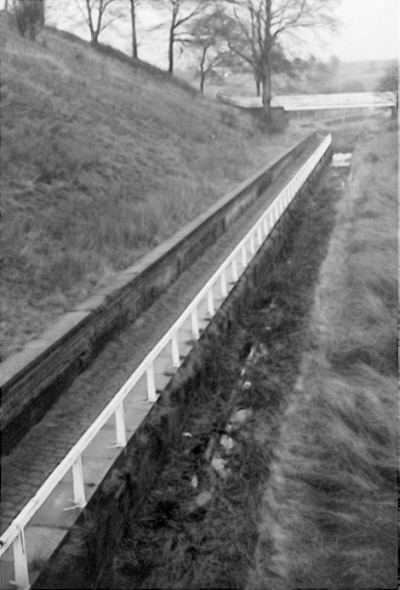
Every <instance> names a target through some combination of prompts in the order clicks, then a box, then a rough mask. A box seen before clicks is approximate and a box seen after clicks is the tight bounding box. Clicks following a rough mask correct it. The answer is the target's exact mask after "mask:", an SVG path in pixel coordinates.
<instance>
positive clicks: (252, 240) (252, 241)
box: [250, 232, 256, 256]
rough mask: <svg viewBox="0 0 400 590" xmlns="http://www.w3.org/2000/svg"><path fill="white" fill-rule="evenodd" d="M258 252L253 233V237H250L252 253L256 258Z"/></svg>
mask: <svg viewBox="0 0 400 590" xmlns="http://www.w3.org/2000/svg"><path fill="white" fill-rule="evenodd" d="M255 251H256V245H255V243H254V233H253V232H252V234H251V236H250V252H251V255H252V256H254V254H255Z"/></svg>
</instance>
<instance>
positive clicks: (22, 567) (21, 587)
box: [13, 528, 30, 590]
mask: <svg viewBox="0 0 400 590" xmlns="http://www.w3.org/2000/svg"><path fill="white" fill-rule="evenodd" d="M13 554H14V575H15V580H13V582H14V583H15V584H16V586H17V588H18V590H27V589H28V588H29V586H30V584H29V571H28V556H27V553H26V545H25V533H24V529H23V528H20V529H19V533H18V535H17V537H16V538H15V540H14V542H13Z"/></svg>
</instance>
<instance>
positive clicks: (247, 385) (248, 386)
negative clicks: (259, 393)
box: [242, 381, 251, 389]
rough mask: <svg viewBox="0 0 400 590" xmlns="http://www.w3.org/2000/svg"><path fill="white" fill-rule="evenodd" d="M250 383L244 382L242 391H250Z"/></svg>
mask: <svg viewBox="0 0 400 590" xmlns="http://www.w3.org/2000/svg"><path fill="white" fill-rule="evenodd" d="M250 387H251V381H245V382H244V383H243V385H242V389H250Z"/></svg>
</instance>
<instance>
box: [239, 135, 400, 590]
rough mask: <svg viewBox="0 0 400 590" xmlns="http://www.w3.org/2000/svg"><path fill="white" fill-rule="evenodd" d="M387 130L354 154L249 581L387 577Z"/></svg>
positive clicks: (392, 365) (261, 584)
mask: <svg viewBox="0 0 400 590" xmlns="http://www.w3.org/2000/svg"><path fill="white" fill-rule="evenodd" d="M396 142H397V133H396V132H395V131H391V132H386V133H384V132H382V130H381V134H380V135H379V136H378V137H377V138H375V139H373V140H371V139H370V141H369V142H367V143H366V144H365V145H363V147H362V148H361V149H359V150H358V151H357V152H356V156H355V168H354V171H353V178H352V180H351V183H350V185H349V190H348V192H347V195H346V198H345V199H344V200H342V201H341V204H340V207H339V210H338V223H337V227H336V229H335V232H334V235H333V238H332V240H331V244H330V249H329V252H328V256H327V258H326V261H325V263H324V265H323V267H322V271H321V274H320V279H319V285H318V288H317V290H316V294H315V304H314V312H313V316H312V322H311V329H310V342H309V346H308V350H307V353H306V354H305V356H304V358H303V368H302V372H301V375H300V378H299V380H298V383H297V387H296V388H295V390H294V391H293V395H292V399H291V401H290V403H289V406H288V409H287V411H286V413H285V415H284V417H283V423H282V427H281V435H280V439H279V442H278V445H277V448H276V451H275V459H274V463H273V465H272V469H271V477H270V480H269V482H268V485H267V486H266V488H265V494H264V505H263V510H262V514H263V518H262V524H261V527H260V538H259V542H258V549H257V565H256V567H255V569H254V572H253V575H252V578H251V582H250V585H249V587H250V588H260V589H261V588H262V589H263V590H264V589H273V590H281V589H293V588H307V589H311V588H313V589H321V588H364V589H365V588H381V589H389V588H395V587H396V581H397V552H396V547H397V536H396V418H395V416H396V390H397V382H396V376H397V362H396V319H397V264H396V261H397V231H396V194H397V186H396V181H397V161H396Z"/></svg>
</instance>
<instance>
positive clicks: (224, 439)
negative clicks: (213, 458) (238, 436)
mask: <svg viewBox="0 0 400 590" xmlns="http://www.w3.org/2000/svg"><path fill="white" fill-rule="evenodd" d="M219 444H220V445H221V446H222V447H224V449H225V451H226V452H229V451H231V450H232V449H233V447H234V444H235V443H234V441H233V438H231V437H230V436H228V435H227V434H223V435H222V436H221V438H220V441H219Z"/></svg>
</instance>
